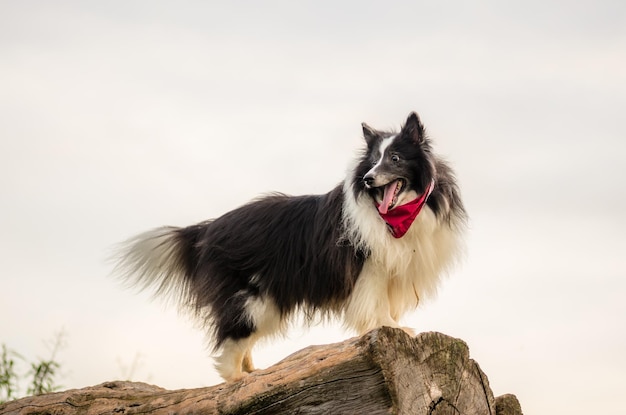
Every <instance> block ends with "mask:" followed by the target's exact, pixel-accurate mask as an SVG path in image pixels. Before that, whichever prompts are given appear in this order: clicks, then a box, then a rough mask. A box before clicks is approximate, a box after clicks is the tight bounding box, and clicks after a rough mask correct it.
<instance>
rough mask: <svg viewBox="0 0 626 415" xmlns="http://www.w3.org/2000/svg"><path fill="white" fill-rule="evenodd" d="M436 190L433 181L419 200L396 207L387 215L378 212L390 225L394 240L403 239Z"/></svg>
mask: <svg viewBox="0 0 626 415" xmlns="http://www.w3.org/2000/svg"><path fill="white" fill-rule="evenodd" d="M434 188H435V181H434V180H432V181H431V182H430V185H428V187H427V188H426V191H425V192H424V193H423V194H422V195H421V196H420V197H418V198H417V199H414V200H411V201H410V202H408V203H405V204H404V205H400V206H396V207H395V208H393V209H391V210H390V211H388V212H387V213H380V212H378V214H379V215H380V217H381V218H383V220H384V221H385V222H387V225H389V230H390V231H391V234H392V235H393V236H394V238H402V237H403V236H404V234H405V233H407V231H408V230H409V228H410V227H411V224H412V223H413V221H414V220H415V218H416V217H417V215H418V214H419V213H420V211H421V210H422V208H423V207H424V205H425V204H426V201H427V200H428V196H430V194H431V193H432V191H433V189H434Z"/></svg>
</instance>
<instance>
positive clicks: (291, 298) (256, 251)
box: [119, 113, 465, 376]
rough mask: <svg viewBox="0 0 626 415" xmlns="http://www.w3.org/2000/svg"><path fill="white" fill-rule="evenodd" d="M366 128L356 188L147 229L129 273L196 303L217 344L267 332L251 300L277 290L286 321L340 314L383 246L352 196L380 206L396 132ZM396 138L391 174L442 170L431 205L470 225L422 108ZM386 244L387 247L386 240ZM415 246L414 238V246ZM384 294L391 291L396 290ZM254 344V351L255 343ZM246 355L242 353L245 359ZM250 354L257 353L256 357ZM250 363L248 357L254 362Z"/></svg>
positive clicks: (414, 179) (418, 175)
mask: <svg viewBox="0 0 626 415" xmlns="http://www.w3.org/2000/svg"><path fill="white" fill-rule="evenodd" d="M363 134H364V137H365V141H366V143H367V150H366V151H365V152H364V153H363V154H362V157H361V158H360V160H359V162H358V164H357V167H356V169H355V171H354V172H352V173H351V174H350V175H349V176H348V178H347V179H346V182H345V183H346V188H350V187H351V188H352V191H353V194H351V193H350V192H349V191H348V193H347V194H345V193H344V191H345V190H346V189H344V184H343V183H342V184H340V185H338V186H337V187H335V188H334V189H333V190H331V191H330V192H329V193H326V194H323V195H308V196H295V197H293V196H287V195H283V194H272V195H269V196H266V197H263V198H260V199H258V200H255V201H252V202H250V203H248V204H246V205H244V206H241V207H239V208H237V209H235V210H233V211H230V212H228V213H226V214H225V215H223V216H221V217H219V218H217V219H214V220H210V221H206V222H202V223H199V224H197V225H193V226H189V227H186V228H159V229H156V230H155V231H152V232H147V233H146V234H144V235H140V236H139V237H137V238H135V239H134V240H132V241H130V242H129V244H128V245H127V246H126V247H125V248H124V250H123V252H122V254H121V257H120V260H119V266H120V267H121V268H122V272H123V274H124V276H126V277H130V278H131V279H134V281H135V282H136V283H137V284H138V285H141V286H143V287H148V286H156V287H157V288H158V289H157V292H158V293H173V294H174V295H175V296H176V298H177V300H178V302H179V304H180V305H181V306H182V307H183V308H186V309H191V310H192V312H193V313H194V314H195V315H196V316H197V317H198V318H199V319H200V320H202V321H204V322H205V323H206V324H207V326H208V327H209V328H210V329H211V330H212V332H213V336H212V340H213V341H212V344H213V346H214V347H215V349H218V348H219V347H220V346H222V345H223V344H224V343H225V342H226V341H227V340H233V341H238V340H240V339H246V338H249V337H250V336H251V335H252V334H253V333H255V332H257V327H255V325H254V324H255V323H254V318H252V317H251V316H250V315H249V314H247V313H249V312H250V311H249V310H247V309H246V306H247V304H248V302H249V301H250V300H251V299H260V300H261V301H263V300H265V299H270V300H271V302H272V303H273V304H274V305H275V307H277V309H278V312H279V314H280V319H281V321H284V320H285V317H288V316H289V315H290V314H291V313H293V312H294V311H302V312H304V314H305V315H307V316H309V317H313V316H316V315H320V314H321V315H326V314H332V313H338V314H340V313H341V312H342V311H345V310H344V307H345V306H346V303H347V301H348V300H349V298H350V295H351V294H352V292H353V289H354V287H355V284H356V282H357V279H358V278H359V276H360V274H361V271H362V269H363V267H364V264H365V263H366V261H367V260H368V257H369V256H370V255H371V254H372V252H373V251H371V247H370V246H369V241H368V240H363V239H361V237H360V236H358V235H360V233H359V232H360V230H359V229H355V228H356V227H357V225H356V224H355V222H354V220H353V219H350V220H347V219H346V209H347V207H346V206H347V202H346V198H348V197H354V201H352V202H351V203H352V206H353V207H352V209H353V211H350V212H352V213H351V214H359V215H360V214H363V212H364V211H363V209H365V210H366V211H367V212H370V211H369V206H370V203H371V209H372V211H371V212H375V211H376V207H375V205H374V201H375V200H374V199H375V197H376V196H380V194H381V193H380V192H381V186H379V187H378V188H372V187H371V186H369V185H366V184H365V183H364V176H365V175H366V174H367V173H368V171H370V170H371V169H372V167H373V165H374V164H376V163H377V162H378V161H379V160H381V154H380V152H379V151H378V147H379V145H380V143H381V141H382V140H383V139H384V138H388V137H390V136H392V135H395V133H392V132H381V131H377V130H374V129H372V128H370V127H368V126H367V125H365V124H363ZM388 143H389V142H388ZM390 143H391V144H390V145H389V146H388V149H387V151H386V152H385V157H384V160H383V161H381V163H382V164H384V166H383V170H384V173H385V175H387V176H389V177H397V178H398V179H401V181H403V182H405V186H404V188H406V189H410V190H412V191H415V192H416V193H417V194H423V193H425V192H426V189H427V188H428V187H429V185H430V183H431V181H432V180H433V179H434V182H435V186H434V190H433V191H432V194H431V195H430V198H429V199H428V201H427V206H428V207H430V209H431V210H432V211H433V213H434V214H435V216H436V217H437V218H438V220H439V221H441V220H443V222H447V226H449V227H450V229H453V228H454V227H456V226H460V225H462V224H463V223H464V221H465V210H464V208H463V204H462V202H461V199H460V196H459V191H458V188H457V185H456V182H455V178H454V175H453V173H452V170H451V169H450V168H449V167H448V166H447V164H446V163H445V162H444V161H442V160H441V159H439V158H437V157H435V156H434V155H433V154H432V148H431V143H430V140H429V139H428V138H427V137H426V135H425V131H424V127H423V125H422V124H421V122H420V120H419V118H418V117H417V115H416V114H415V113H412V114H411V115H409V118H408V119H407V122H406V124H405V125H404V126H403V128H402V129H401V131H400V133H399V136H398V137H396V138H395V139H394V140H393V141H392V142H390ZM395 156H398V157H395ZM376 169H378V167H377V168H376ZM348 185H351V186H348ZM382 185H383V186H384V185H385V183H382ZM367 195H369V196H371V198H372V200H369V198H368V197H367ZM362 196H366V199H365V200H364V199H363V197H362ZM357 205H358V206H357ZM354 206H357V207H354ZM359 209H360V210H359ZM366 217H368V218H371V217H373V218H374V219H368V220H370V222H367V223H370V224H371V226H373V227H374V228H376V229H378V230H377V232H379V234H382V235H384V233H383V232H387V230H386V227H385V225H384V222H382V219H380V220H381V223H380V224H378V222H376V216H371V215H370V214H369V213H368V214H367V215H366ZM372 220H373V222H372ZM379 225H380V228H378V226H379ZM359 226H362V225H359ZM346 227H351V229H346ZM378 249H386V248H385V246H384V245H380V244H379V245H378ZM414 252H415V249H413V247H412V246H411V247H409V249H407V251H406V255H408V256H409V257H410V256H411V255H413V253H414ZM407 258H408V257H407ZM382 272H384V271H381V273H382ZM387 277H388V276H387V275H381V276H380V278H387ZM370 278H378V276H377V275H376V276H371V275H370ZM404 278H414V276H413V275H409V276H404ZM380 295H381V296H384V297H385V299H386V296H387V295H388V293H386V292H381V293H380ZM416 295H417V294H416ZM270 331H271V330H270ZM266 334H267V333H266ZM270 334H271V333H270ZM251 344H252V343H251ZM246 347H248V351H247V352H246V353H249V347H251V346H250V345H248V346H246ZM237 353H239V352H238V351H236V350H235V351H232V350H231V351H230V352H227V353H226V355H223V356H226V357H224V358H223V360H224V361H223V362H222V363H221V364H224V365H226V366H227V365H228V364H230V363H228V362H226V363H224V362H225V361H226V360H227V359H230V358H231V357H232V356H235V355H237ZM237 356H238V357H236V358H233V359H240V358H241V355H237ZM245 359H246V361H249V356H248V357H246V358H245ZM250 364H251V363H250ZM234 365H235V366H237V365H239V363H236V362H235V363H234ZM218 366H219V365H218ZM226 366H224V368H222V370H223V371H224V373H222V375H223V376H237V370H238V369H237V368H236V367H235V368H234V369H233V368H232V364H231V366H229V367H228V368H227V367H226ZM247 366H249V364H248V363H244V364H243V368H244V370H247ZM233 370H234V371H233Z"/></svg>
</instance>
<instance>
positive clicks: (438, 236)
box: [343, 177, 462, 333]
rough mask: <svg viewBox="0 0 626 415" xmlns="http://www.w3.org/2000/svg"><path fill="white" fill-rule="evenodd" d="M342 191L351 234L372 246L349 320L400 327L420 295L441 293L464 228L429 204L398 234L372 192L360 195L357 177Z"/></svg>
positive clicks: (356, 324)
mask: <svg viewBox="0 0 626 415" xmlns="http://www.w3.org/2000/svg"><path fill="white" fill-rule="evenodd" d="M343 191H344V197H345V203H346V205H345V206H346V208H345V210H344V217H343V220H344V222H345V225H346V226H345V227H346V229H348V232H349V234H348V235H346V237H347V238H348V239H349V240H350V241H351V242H352V243H353V244H354V245H355V246H356V247H359V248H361V249H364V250H367V251H369V252H370V256H369V257H368V259H367V260H366V262H365V264H364V266H363V270H362V272H361V275H360V276H359V279H358V280H357V282H356V285H355V287H354V291H353V292H352V294H351V295H350V298H349V299H348V302H347V305H346V307H345V310H344V320H345V325H346V326H347V327H349V328H351V329H354V330H356V331H357V332H358V333H364V332H367V331H369V330H371V329H374V328H376V327H379V326H381V325H385V326H391V327H399V323H398V322H399V320H400V319H401V318H402V316H403V315H404V314H405V313H406V312H408V311H410V310H413V309H415V308H416V307H417V304H418V302H419V301H420V299H424V298H428V297H432V296H434V295H435V294H436V291H437V286H438V283H439V281H440V278H441V277H442V275H443V274H445V273H446V272H447V271H448V270H449V269H450V267H451V266H452V265H454V263H455V262H456V261H457V260H458V259H459V257H460V254H461V252H462V248H461V238H460V235H459V231H458V230H457V229H454V228H451V227H450V225H449V224H448V223H447V222H443V221H439V220H438V219H437V217H436V216H435V214H434V213H433V211H432V210H431V209H430V208H429V207H428V206H425V207H424V208H423V209H422V211H421V212H420V214H419V215H418V217H417V218H416V220H415V222H413V225H412V226H411V227H410V228H409V230H408V232H407V233H406V234H405V235H404V236H403V237H402V238H394V237H393V236H392V235H391V232H389V229H388V228H387V225H386V223H385V222H384V220H383V219H382V218H381V217H380V215H379V214H378V212H377V210H376V208H375V207H374V205H373V203H372V200H371V198H370V197H369V196H368V195H366V194H362V195H360V196H359V197H358V198H356V199H355V196H354V191H353V186H352V177H348V178H347V179H346V181H345V182H344V189H343Z"/></svg>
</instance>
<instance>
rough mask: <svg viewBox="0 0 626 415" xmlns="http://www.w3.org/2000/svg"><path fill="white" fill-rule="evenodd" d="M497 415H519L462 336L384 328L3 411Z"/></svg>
mask: <svg viewBox="0 0 626 415" xmlns="http://www.w3.org/2000/svg"><path fill="white" fill-rule="evenodd" d="M496 402H498V404H499V405H496ZM512 402H513V404H512ZM515 403H517V406H516V407H515ZM499 409H502V410H505V412H501V411H499ZM500 412H501V413H502V415H504V414H507V415H509V414H510V415H521V414H522V411H521V408H520V407H519V403H518V402H517V399H516V398H515V397H514V396H513V395H505V396H504V397H503V399H500V398H498V401H496V399H494V396H493V393H492V391H491V389H490V387H489V382H488V380H487V376H485V374H484V373H483V372H482V371H481V370H480V368H479V366H478V364H477V363H476V362H474V361H473V360H472V359H470V358H469V350H468V348H467V345H466V344H465V343H464V342H463V341H462V340H459V339H455V338H452V337H449V336H446V335H443V334H441V333H422V334H420V335H418V336H416V337H410V336H409V335H407V334H406V333H405V332H404V331H402V330H397V329H391V328H387V327H383V328H380V329H377V330H373V331H371V332H369V333H367V334H365V335H364V336H362V337H358V338H352V339H348V340H346V341H344V342H342V343H336V344H331V345H324V346H310V347H307V348H305V349H302V350H300V351H298V352H296V353H294V354H293V355H291V356H289V357H287V358H285V359H284V360H282V361H281V362H279V363H277V364H276V365H274V366H272V367H270V368H268V369H265V370H258V371H256V372H253V373H251V374H250V375H248V376H246V377H244V378H243V379H241V380H240V381H237V382H229V383H222V384H219V385H216V386H212V387H207V388H198V389H181V390H174V391H170V390H166V389H162V388H159V387H157V386H151V385H147V384H145V383H137V382H118V381H116V382H107V383H103V384H101V385H98V386H92V387H87V388H84V389H74V390H68V391H65V392H58V393H51V394H48V395H40V396H33V397H27V398H23V399H19V400H16V401H12V402H8V403H5V404H3V405H0V414H20V415H35V414H41V415H43V414H46V415H56V414H88V415H90V414H114V415H120V414H123V415H127V414H155V415H156V414H168V415H169V414H229V415H235V414H242V415H243V414H307V415H313V414H367V415H374V414H411V415H421V414H424V415H426V414H431V415H443V414H468V415H469V414H471V415H477V414H488V415H496V414H498V413H500Z"/></svg>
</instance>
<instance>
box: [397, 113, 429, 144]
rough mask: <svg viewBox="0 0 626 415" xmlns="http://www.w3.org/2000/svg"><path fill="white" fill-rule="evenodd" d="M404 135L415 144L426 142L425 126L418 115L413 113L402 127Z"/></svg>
mask: <svg viewBox="0 0 626 415" xmlns="http://www.w3.org/2000/svg"><path fill="white" fill-rule="evenodd" d="M402 135H403V136H404V137H406V138H408V139H409V140H410V141H412V142H413V143H415V144H422V143H423V142H424V126H423V125H422V122H421V121H420V118H419V117H418V116H417V114H416V113H414V112H412V113H410V114H409V117H408V118H407V119H406V123H405V124H404V127H402Z"/></svg>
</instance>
